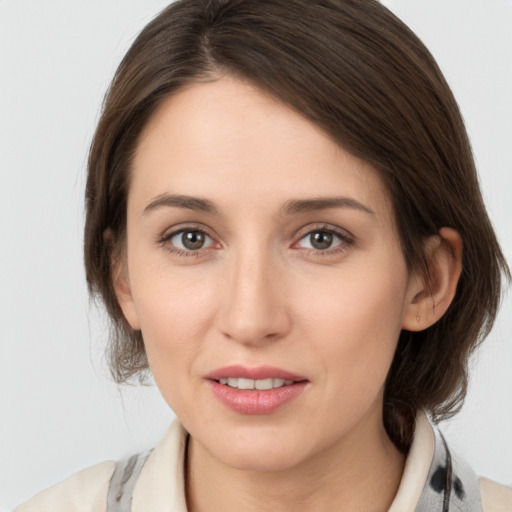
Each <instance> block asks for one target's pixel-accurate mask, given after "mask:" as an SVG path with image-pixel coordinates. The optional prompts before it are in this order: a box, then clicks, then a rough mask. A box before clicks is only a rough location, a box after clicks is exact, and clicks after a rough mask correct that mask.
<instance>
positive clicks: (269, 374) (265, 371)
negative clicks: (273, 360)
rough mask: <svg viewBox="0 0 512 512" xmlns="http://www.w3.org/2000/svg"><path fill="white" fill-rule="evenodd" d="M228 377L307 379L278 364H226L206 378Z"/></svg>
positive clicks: (298, 380)
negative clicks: (251, 366) (250, 366)
mask: <svg viewBox="0 0 512 512" xmlns="http://www.w3.org/2000/svg"><path fill="white" fill-rule="evenodd" d="M227 377H234V378H242V379H254V380H258V379H283V380H293V381H294V382H302V381H306V380H307V379H306V377H304V376H302V375H298V374H296V373H291V372H289V371H287V370H283V369H282V368H277V367H276V366H268V365H265V366H257V367H254V368H249V367H247V366H242V365H238V364H235V365H230V366H225V367H224V368H219V369H218V370H214V371H213V372H211V373H209V374H208V375H205V377H204V378H205V379H208V380H219V379H225V378H227Z"/></svg>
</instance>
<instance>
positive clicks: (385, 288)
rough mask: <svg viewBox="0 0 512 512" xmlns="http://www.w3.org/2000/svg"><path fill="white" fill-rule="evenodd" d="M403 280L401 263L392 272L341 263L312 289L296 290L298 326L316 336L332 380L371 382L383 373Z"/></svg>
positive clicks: (398, 321)
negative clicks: (335, 273)
mask: <svg viewBox="0 0 512 512" xmlns="http://www.w3.org/2000/svg"><path fill="white" fill-rule="evenodd" d="M319 284H320V283H319ZM406 285H407V272H406V270H405V267H402V266H400V267H399V268H395V269H394V271H393V272H383V271H382V268H380V266H377V265H374V266H371V265H365V267H364V268H362V267H358V268H356V267H351V268H349V267H348V266H347V267H346V269H344V270H343V272H340V273H339V275H338V276H335V278H332V276H331V279H330V280H326V282H325V283H324V286H322V287H321V288H318V290H319V292H318V293H317V294H314V295H312V294H311V293H309V294H308V295H306V294H302V296H303V297H304V298H305V299H304V300H303V302H302V310H303V314H302V315H299V316H301V317H302V318H303V321H304V325H303V328H304V330H307V332H308V333H309V337H310V338H311V339H314V340H316V342H315V343H314V345H315V346H316V347H317V351H318V352H321V354H322V356H321V357H322V359H323V362H324V364H325V365H327V366H328V370H327V371H326V375H327V376H328V378H332V385H333V386H334V385H335V386H353V385H355V383H356V382H357V383H358V384H360V385H366V384H367V385H369V386H374V385H376V384H378V383H379V382H381V381H383V380H384V379H385V377H386V375H387V372H388V370H389V366H390V365H391V361H392V359H393V355H394V351H395V348H396V344H397V341H398V337H399V334H400V330H401V325H402V315H403V304H404V297H405V292H406ZM334 368H335V369H336V370H333V369H334ZM339 375H343V377H342V378H339V377H338V376H339ZM372 376H373V378H372ZM365 383H366V384H365Z"/></svg>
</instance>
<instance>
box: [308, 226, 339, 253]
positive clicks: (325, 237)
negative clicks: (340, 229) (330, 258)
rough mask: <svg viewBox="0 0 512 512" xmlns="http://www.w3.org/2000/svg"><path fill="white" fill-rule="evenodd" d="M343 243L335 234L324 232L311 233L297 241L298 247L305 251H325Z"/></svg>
mask: <svg viewBox="0 0 512 512" xmlns="http://www.w3.org/2000/svg"><path fill="white" fill-rule="evenodd" d="M342 242H343V240H342V238H341V237H340V236H338V235H336V234H335V233H332V232H330V231H326V230H321V229H319V230H316V231H311V232H310V233H308V234H307V235H306V236H304V237H302V238H301V240H300V241H299V246H300V247H303V248H305V249H315V250H317V251H325V250H326V249H331V248H332V247H335V246H337V245H340V244H341V243H342Z"/></svg>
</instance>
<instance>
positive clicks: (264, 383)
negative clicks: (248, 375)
mask: <svg viewBox="0 0 512 512" xmlns="http://www.w3.org/2000/svg"><path fill="white" fill-rule="evenodd" d="M219 382H220V383H221V384H225V385H227V386H229V387H232V388H238V389H257V390H259V391H265V390H268V389H275V388H280V387H282V386H291V385H292V384H293V380H284V379H256V380H254V379H243V378H239V379H237V378H234V377H229V378H223V379H219Z"/></svg>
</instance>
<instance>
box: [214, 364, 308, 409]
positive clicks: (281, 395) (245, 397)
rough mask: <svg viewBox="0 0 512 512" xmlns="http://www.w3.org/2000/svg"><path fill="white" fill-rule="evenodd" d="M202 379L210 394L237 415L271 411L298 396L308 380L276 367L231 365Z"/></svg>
mask: <svg viewBox="0 0 512 512" xmlns="http://www.w3.org/2000/svg"><path fill="white" fill-rule="evenodd" d="M205 381H206V383H207V385H208V387H209V389H210V391H211V393H212V395H213V396H214V397H215V398H216V399H217V400H218V401H219V402H220V403H221V404H223V405H224V406H225V407H227V408H228V409H230V410H231V411H233V412H235V413H237V414H243V415H262V414H272V413H275V412H277V411H278V410H279V409H281V408H282V407H284V406H285V405H287V404H289V403H290V402H293V401H295V400H296V399H298V398H299V397H300V396H301V395H302V393H303V392H304V391H305V389H306V388H307V387H308V385H309V384H310V382H309V379H307V378H306V377H304V376H302V375H298V374H296V373H291V372H289V371H287V370H283V369H282V368H277V367H275V366H258V367H247V366H245V365H231V366H227V367H224V368H219V369H217V370H215V371H213V372H211V373H209V374H208V375H205Z"/></svg>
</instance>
